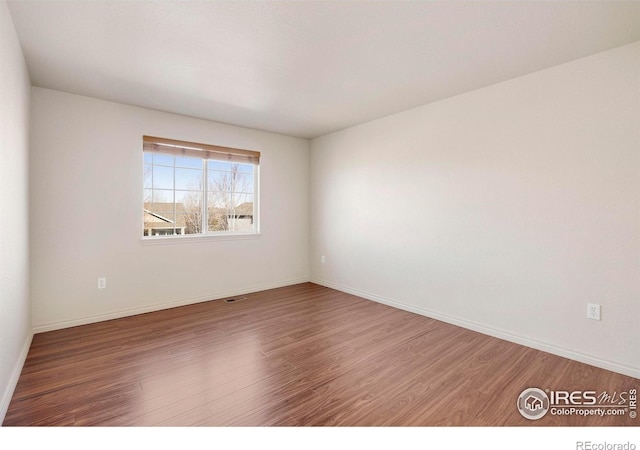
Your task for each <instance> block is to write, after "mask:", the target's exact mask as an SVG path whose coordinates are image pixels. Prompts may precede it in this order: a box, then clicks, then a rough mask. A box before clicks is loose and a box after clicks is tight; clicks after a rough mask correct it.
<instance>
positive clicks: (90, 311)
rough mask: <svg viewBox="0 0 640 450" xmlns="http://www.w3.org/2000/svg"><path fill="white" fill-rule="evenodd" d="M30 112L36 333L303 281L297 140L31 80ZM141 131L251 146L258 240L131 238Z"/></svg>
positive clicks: (304, 186) (303, 152)
mask: <svg viewBox="0 0 640 450" xmlns="http://www.w3.org/2000/svg"><path fill="white" fill-rule="evenodd" d="M31 119H32V121H31V126H32V133H31V245H32V270H31V292H32V302H33V322H34V327H35V329H36V331H43V330H49V329H55V328H61V327H66V326H70V325H75V324H80V323H87V322H91V321H96V320H102V319H107V318H111V317H119V316H122V315H127V314H132V313H137V312H142V311H151V310H155V309H160V308H164V307H168V306H174V305H178V304H185V303H192V302H195V301H200V300H208V299H214V298H220V297H224V296H227V295H234V294H236V293H241V292H251V291H256V290H261V289H267V288H270V287H275V286H281V285H286V284H292V283H297V282H303V281H307V280H308V277H309V271H308V270H309V269H308V265H309V256H308V242H309V236H308V167H309V143H308V141H307V140H304V139H297V138H291V137H285V136H281V135H277V134H271V133H265V132H261V131H255V130H250V129H245V128H239V127H234V126H229V125H223V124H218V123H213V122H208V121H204V120H199V119H193V118H189V117H184V116H178V115H173V114H167V113H162V112H158V111H151V110H147V109H143V108H136V107H131V106H126V105H122V104H117V103H112V102H107V101H102V100H96V99H92V98H88V97H82V96H77V95H72V94H67V93H63V92H58V91H53V90H48V89H41V88H35V87H34V88H33V89H32V118H31ZM145 134H146V135H152V136H161V137H167V138H171V139H181V140H187V141H193V142H204V143H210V144H216V145H223V146H229V147H239V148H247V149H251V150H257V151H260V152H261V153H262V157H261V164H260V176H261V185H260V197H261V198H260V202H261V218H260V219H261V230H262V236H261V237H260V238H258V239H248V240H246V239H245V240H227V241H206V242H196V243H178V244H163V245H142V244H141V243H140V237H141V233H142V231H141V230H142V218H141V217H142V216H141V208H142V203H141V202H142V192H141V189H142V172H143V171H142V136H143V135H145ZM99 276H105V277H106V278H107V289H105V290H98V289H97V277H99Z"/></svg>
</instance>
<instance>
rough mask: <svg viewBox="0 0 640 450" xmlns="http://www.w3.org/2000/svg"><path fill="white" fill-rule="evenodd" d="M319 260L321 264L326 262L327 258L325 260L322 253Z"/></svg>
mask: <svg viewBox="0 0 640 450" xmlns="http://www.w3.org/2000/svg"><path fill="white" fill-rule="evenodd" d="M320 262H321V263H322V264H324V263H326V262H327V260H326V258H325V257H324V255H323V256H321V257H320Z"/></svg>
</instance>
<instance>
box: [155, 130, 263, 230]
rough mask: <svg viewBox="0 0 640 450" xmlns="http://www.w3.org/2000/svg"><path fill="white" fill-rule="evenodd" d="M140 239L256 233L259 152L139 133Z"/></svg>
mask: <svg viewBox="0 0 640 450" xmlns="http://www.w3.org/2000/svg"><path fill="white" fill-rule="evenodd" d="M143 154H144V205H143V210H142V215H143V222H144V229H143V232H142V235H143V237H163V236H165V237H166V236H173V237H175V236H189V235H212V234H241V233H245V234H247V233H257V232H258V220H257V219H258V217H257V211H258V208H257V203H258V172H259V170H258V169H259V164H260V153H259V152H255V151H250V150H240V149H235V148H228V147H218V146H213V145H205V144H196V143H193V142H183V141H175V140H171V139H164V138H157V137H151V136H144V137H143Z"/></svg>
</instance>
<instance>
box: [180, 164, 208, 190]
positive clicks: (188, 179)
mask: <svg viewBox="0 0 640 450" xmlns="http://www.w3.org/2000/svg"><path fill="white" fill-rule="evenodd" d="M175 188H176V189H189V190H200V191H201V190H202V169H181V168H176V185H175Z"/></svg>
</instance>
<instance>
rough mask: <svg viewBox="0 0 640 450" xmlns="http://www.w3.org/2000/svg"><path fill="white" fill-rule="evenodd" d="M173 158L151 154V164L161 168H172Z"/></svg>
mask: <svg viewBox="0 0 640 450" xmlns="http://www.w3.org/2000/svg"><path fill="white" fill-rule="evenodd" d="M173 159H174V157H173V156H171V155H163V154H160V153H153V163H154V164H159V165H163V166H173Z"/></svg>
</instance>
